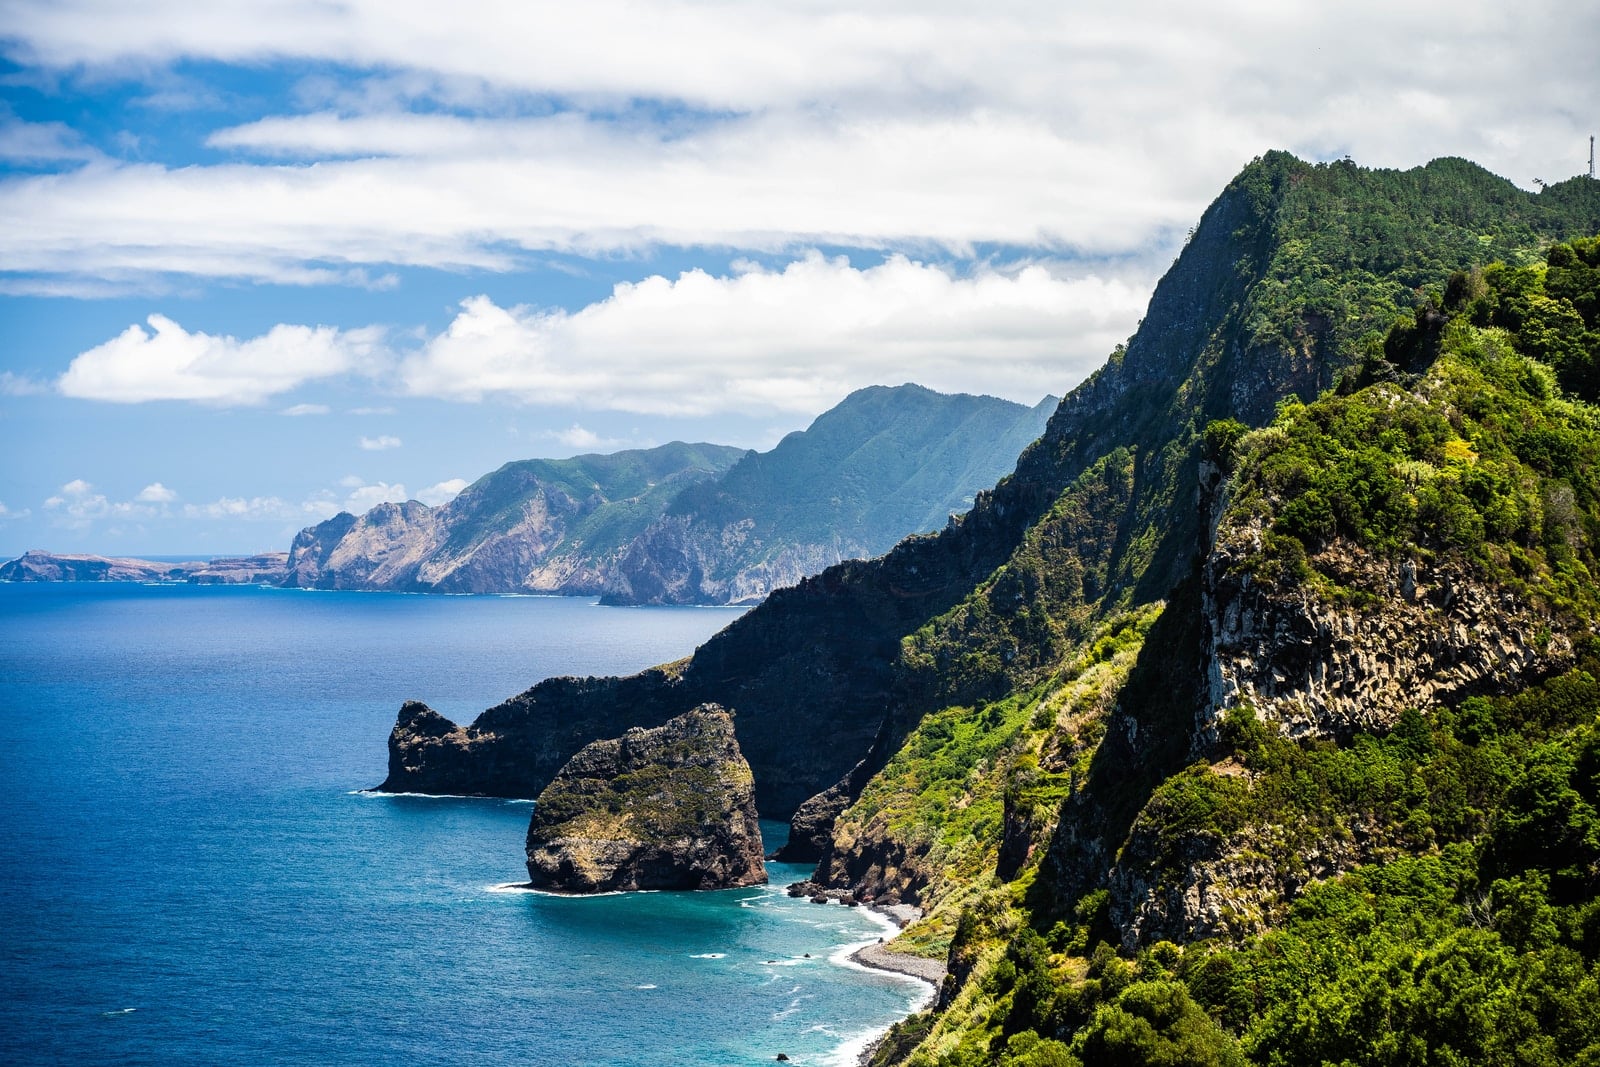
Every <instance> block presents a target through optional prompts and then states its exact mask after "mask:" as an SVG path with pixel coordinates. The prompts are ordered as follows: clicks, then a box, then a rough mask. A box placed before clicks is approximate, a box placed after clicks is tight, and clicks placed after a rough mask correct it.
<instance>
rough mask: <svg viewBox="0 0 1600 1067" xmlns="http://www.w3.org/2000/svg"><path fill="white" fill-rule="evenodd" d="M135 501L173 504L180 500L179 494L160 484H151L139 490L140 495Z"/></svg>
mask: <svg viewBox="0 0 1600 1067" xmlns="http://www.w3.org/2000/svg"><path fill="white" fill-rule="evenodd" d="M134 499H135V500H140V501H143V502H144V503H146V504H171V503H173V502H174V501H176V500H177V499H178V494H177V493H175V492H173V491H172V490H171V489H168V488H167V487H166V486H164V485H162V484H161V483H160V482H151V483H150V484H149V485H147V486H145V487H144V488H143V489H141V490H139V495H138V496H136V497H135V498H134Z"/></svg>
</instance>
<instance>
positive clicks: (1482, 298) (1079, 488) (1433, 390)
mask: <svg viewBox="0 0 1600 1067" xmlns="http://www.w3.org/2000/svg"><path fill="white" fill-rule="evenodd" d="M1597 231H1600V184H1597V183H1594V182H1590V181H1587V180H1584V179H1574V180H1572V181H1569V182H1564V183H1561V184H1559V185H1554V186H1550V187H1549V188H1548V189H1546V190H1544V191H1543V192H1541V193H1539V194H1530V193H1525V192H1523V191H1521V190H1518V189H1516V187H1514V186H1513V185H1511V184H1510V183H1509V182H1505V181H1504V180H1502V179H1499V178H1496V177H1494V176H1492V175H1489V174H1487V172H1484V171H1482V170H1481V169H1480V168H1477V167H1474V166H1473V165H1471V164H1469V163H1466V162H1464V161H1460V160H1439V161H1435V162H1434V163H1431V164H1429V165H1428V166H1427V167H1422V168H1417V169H1416V170H1412V171H1405V172H1398V171H1372V170H1366V169H1363V168H1359V167H1357V166H1355V165H1354V164H1351V163H1348V162H1343V163H1334V164H1325V165H1311V164H1307V163H1304V162H1301V161H1299V160H1296V159H1294V158H1293V157H1290V156H1287V155H1285V154H1282V153H1272V154H1269V155H1267V156H1265V157H1263V158H1262V159H1260V160H1258V161H1256V162H1254V163H1252V164H1251V165H1250V166H1249V167H1247V168H1245V170H1244V171H1243V172H1242V173H1241V174H1240V175H1239V177H1238V178H1236V179H1235V180H1234V181H1233V182H1232V183H1230V184H1229V186H1228V187H1227V189H1225V190H1224V191H1223V193H1222V194H1221V196H1219V198H1218V200H1217V201H1216V202H1215V203H1214V204H1213V205H1212V206H1211V207H1210V208H1209V209H1208V210H1207V212H1206V213H1205V215H1204V217H1203V218H1202V220H1201V222H1200V224H1199V226H1198V227H1197V228H1196V230H1195V231H1194V233H1193V235H1192V238H1191V240H1190V241H1189V243H1188V245H1187V246H1186V247H1185V249H1184V251H1183V252H1182V254H1181V255H1180V256H1179V258H1178V260H1177V262H1176V263H1175V264H1174V265H1173V267H1172V269H1171V270H1170V271H1169V272H1168V273H1167V275H1166V276H1165V277H1164V278H1163V279H1162V281H1161V283H1160V284H1159V285H1158V286H1157V289H1156V291H1155V294H1154V295H1153V297H1152V299H1151V303H1150V308H1149V311H1148V313H1147V314H1146V316H1145V319H1144V321H1143V323H1142V324H1141V327H1140V329H1139V331H1138V333H1136V334H1135V336H1134V337H1133V338H1132V339H1130V341H1129V343H1128V344H1127V345H1126V346H1125V347H1119V349H1118V350H1117V351H1116V352H1114V353H1113V354H1112V356H1111V358H1110V359H1109V360H1108V362H1107V364H1106V365H1105V366H1104V367H1103V368H1101V370H1100V371H1098V372H1097V373H1096V374H1095V375H1093V376H1092V377H1091V378H1090V379H1088V380H1087V381H1085V382H1084V383H1083V384H1082V385H1080V386H1079V387H1078V388H1077V389H1075V390H1073V391H1072V393H1070V394H1069V395H1068V396H1067V398H1066V399H1065V400H1063V401H1062V403H1061V405H1060V407H1059V408H1058V409H1057V411H1056V413H1055V414H1054V415H1053V416H1052V418H1051V420H1050V423H1049V426H1048V428H1047V429H1046V432H1045V434H1044V436H1043V437H1042V438H1041V439H1040V440H1039V441H1038V442H1037V443H1035V444H1034V445H1033V446H1031V447H1030V448H1029V449H1027V450H1026V451H1025V452H1024V453H1023V455H1022V456H1021V458H1020V459H1019V461H1018V463H1017V467H1016V470H1015V471H1014V473H1013V474H1012V475H1010V476H1009V477H1008V478H1006V479H1003V480H1002V481H1001V482H1000V483H999V484H998V485H996V487H995V488H994V490H992V491H989V492H983V493H980V494H978V496H977V498H976V499H975V502H974V506H973V508H972V509H971V510H970V511H969V512H968V513H967V514H966V515H964V516H961V517H959V518H958V519H956V520H954V521H952V522H951V523H950V524H949V525H948V526H946V527H945V528H944V529H943V530H941V531H940V532H939V533H938V534H936V535H930V536H925V537H918V538H912V539H909V540H907V541H905V542H902V543H901V544H900V545H898V546H896V547H895V548H894V549H893V550H892V551H890V552H889V553H888V554H887V555H885V556H883V557H882V558H880V559H876V560H871V561H857V562H847V563H845V564H842V565H840V566H837V567H833V568H830V569H829V570H827V571H825V572H823V573H822V574H821V575H818V576H816V577H815V578H811V579H808V580H806V581H804V582H801V583H800V584H799V585H797V586H796V587H794V588H792V589H786V590H781V591H779V592H777V593H774V594H773V595H772V596H771V597H769V598H768V600H767V601H766V602H765V603H764V604H763V605H761V606H760V607H758V608H756V609H754V610H752V611H751V612H749V613H747V614H746V615H745V616H743V617H742V618H741V619H740V620H738V622H736V623H735V624H733V625H732V626H730V627H729V628H728V629H726V630H725V631H723V632H722V633H721V634H719V635H718V636H717V637H715V638H713V639H712V640H711V641H710V642H708V643H707V644H706V645H704V646H702V647H701V649H699V650H698V651H697V652H696V654H695V655H694V656H693V657H692V658H690V659H689V660H687V661H685V662H683V663H679V664H673V665H670V666H668V667H664V668H660V669H657V670H655V671H651V672H646V673H645V674H642V675H638V676H635V677H632V678H627V679H586V680H575V679H565V680H563V679H556V680H552V681H550V682H546V683H542V684H541V685H539V686H536V687H534V688H533V689H531V690H529V691H528V692H526V693H523V694H520V695H519V696H517V697H514V698H512V699H511V700H509V701H507V702H506V703H504V704H502V705H500V706H498V707H496V708H492V709H490V710H489V711H487V712H485V713H484V714H483V715H482V716H480V717H479V719H478V720H476V721H475V722H474V723H472V724H469V725H467V726H464V727H460V726H455V725H454V724H450V723H448V722H446V721H445V720H443V719H442V718H440V717H438V716H437V715H434V714H433V713H431V712H428V711H427V710H426V709H423V708H421V706H420V705H408V707H407V709H404V710H403V711H402V713H401V717H400V720H399V722H398V723H397V726H396V728H395V731H394V733H393V734H392V735H391V739H390V768H389V769H390V774H389V778H388V780H387V781H386V783H385V788H391V789H420V790H422V791H439V792H484V793H490V794H495V795H530V794H531V792H536V791H537V788H536V787H537V785H538V784H539V783H540V781H541V780H547V779H548V776H549V774H550V773H553V767H552V766H551V764H552V763H553V764H554V765H555V766H559V762H557V761H558V758H564V757H562V756H561V753H562V752H563V751H565V752H567V753H568V754H570V751H571V749H570V746H571V745H573V744H576V743H579V742H580V741H581V739H582V738H583V736H584V735H585V734H591V735H592V736H607V733H606V731H607V730H609V731H611V732H612V733H615V732H618V729H619V728H625V726H627V725H650V724H653V723H657V722H660V721H664V720H665V718H666V717H669V716H670V715H671V714H674V713H676V712H677V711H681V710H683V709H684V708H686V707H690V706H693V705H694V704H696V703H699V702H704V701H707V700H715V701H717V702H719V703H721V704H723V705H725V706H727V707H729V708H732V709H735V710H736V711H737V712H738V719H737V720H736V721H737V724H738V730H739V734H740V744H741V747H742V748H743V750H744V751H745V754H746V756H747V758H748V759H749V762H750V764H751V767H752V770H753V772H754V774H755V778H756V791H757V803H758V805H760V807H761V810H762V811H763V813H764V814H765V815H767V816H768V817H771V816H772V815H776V814H788V813H790V812H792V813H793V821H792V824H791V825H792V831H791V839H790V848H791V849H793V850H795V851H794V855H804V854H808V853H809V854H811V855H818V856H820V860H819V865H818V868H817V873H816V875H815V878H816V880H817V881H818V882H819V883H820V884H822V885H825V886H828V887H831V888H832V889H834V890H835V891H837V892H841V893H847V894H849V895H851V896H852V897H853V898H857V899H866V900H890V899H897V900H908V901H914V902H917V903H919V904H920V905H921V906H922V907H923V908H924V909H925V912H926V915H925V917H924V918H923V919H922V920H921V921H920V922H918V923H917V924H915V925H913V926H912V927H911V928H909V929H908V930H907V931H906V933H905V934H904V935H902V938H901V939H900V945H901V947H909V948H911V949H912V950H914V951H921V952H924V953H926V954H929V955H937V956H944V957H946V958H947V960H948V964H949V974H950V977H949V978H948V979H947V982H946V985H945V987H944V988H943V990H942V991H941V995H940V1000H939V1004H938V1006H937V1010H936V1011H935V1012H934V1013H931V1014H926V1015H923V1016H919V1017H917V1018H914V1019H912V1020H908V1022H907V1023H906V1024H904V1025H902V1026H901V1027H899V1028H897V1030H896V1032H895V1033H893V1034H892V1035H891V1036H890V1039H889V1040H888V1041H886V1043H885V1044H884V1046H883V1047H882V1048H881V1049H880V1050H879V1052H878V1059H877V1061H878V1062H880V1063H889V1062H900V1061H907V1062H912V1063H917V1064H935V1063H948V1064H966V1063H1002V1064H1074V1063H1093V1064H1099V1063H1173V1064H1178V1063H1197V1064H1198V1063H1243V1062H1257V1063H1284V1064H1288V1063H1300V1062H1310V1063H1317V1062H1330V1063H1345V1062H1349V1063H1464V1062H1495V1063H1499V1062H1505V1063H1514V1062H1529V1063H1532V1062H1551V1063H1560V1062H1600V1046H1595V1045H1594V1044H1593V1042H1594V1041H1595V1040H1596V1039H1597V1035H1600V1027H1596V1026H1592V1025H1591V1021H1592V1016H1591V1015H1590V1014H1585V1013H1584V1011H1581V1010H1578V1009H1577V1008H1574V1007H1573V1005H1574V1003H1575V998H1576V997H1577V996H1578V995H1579V994H1577V993H1574V992H1572V991H1573V990H1580V991H1581V990H1588V989H1592V988H1594V986H1595V982H1596V972H1595V969H1594V968H1595V960H1596V950H1597V948H1600V944H1597V940H1600V939H1596V938H1595V937H1594V936H1593V934H1592V932H1591V931H1592V929H1593V928H1594V925H1595V924H1594V916H1595V915H1596V914H1600V908H1596V907H1595V906H1594V905H1593V897H1594V894H1595V891H1596V876H1597V870H1600V868H1596V866H1595V861H1594V860H1593V858H1592V857H1593V855H1594V847H1593V844H1592V842H1593V840H1597V839H1600V830H1597V829H1596V826H1595V822H1594V820H1593V819H1592V818H1591V817H1590V813H1592V811H1593V810H1594V808H1595V807H1596V805H1597V804H1600V797H1597V791H1600V780H1597V779H1596V778H1595V776H1594V771H1593V767H1594V766H1595V764H1594V763H1593V759H1592V753H1591V747H1592V736H1593V731H1594V728H1595V726H1594V724H1595V718H1596V714H1597V712H1600V708H1597V706H1596V702H1595V691H1594V688H1593V677H1594V674H1595V671H1596V669H1597V668H1596V665H1595V650H1594V641H1593V635H1594V628H1595V623H1596V614H1595V606H1594V588H1595V583H1594V580H1593V576H1594V573H1595V558H1594V553H1595V546H1596V544H1600V540H1597V538H1600V525H1597V524H1596V511H1595V507H1596V504H1595V497H1594V489H1593V486H1592V479H1593V472H1594V471H1595V470H1596V469H1597V466H1600V464H1597V463H1596V459H1597V456H1596V453H1595V451H1594V448H1595V417H1594V414H1593V412H1594V408H1593V406H1592V403H1593V399H1594V397H1593V393H1592V391H1588V392H1586V391H1585V390H1586V389H1588V386H1586V385H1585V384H1584V383H1585V382H1586V381H1589V380H1590V379H1589V378H1588V376H1589V375H1590V374H1592V372H1593V368H1594V366H1595V355H1596V352H1597V351H1600V346H1596V345H1595V343H1594V337H1593V334H1594V322H1593V318H1592V314H1590V312H1589V311H1588V310H1586V309H1592V306H1593V305H1592V303H1589V301H1591V300H1592V298H1591V296H1590V295H1589V294H1590V293H1591V291H1592V290H1593V289H1594V286H1593V285H1592V283H1591V282H1590V281H1588V280H1586V279H1589V278H1590V275H1589V274H1588V273H1586V272H1587V271H1589V270H1591V269H1592V267H1593V265H1594V264H1593V262H1592V258H1591V257H1592V251H1591V250H1592V249H1593V248H1594V246H1593V245H1592V244H1590V243H1587V242H1584V241H1576V242H1573V243H1571V244H1566V245H1562V244H1552V242H1558V241H1570V240H1572V239H1573V238H1581V237H1585V236H1586V235H1589V234H1593V233H1595V232H1597ZM1497 262H1498V263H1501V264H1504V265H1503V266H1494V264H1495V263H1497ZM1586 314H1588V315H1590V317H1588V318H1586V317H1585V316H1586ZM1296 546H1298V547H1296ZM1486 744H1487V745H1490V746H1491V747H1490V748H1488V749H1485V748H1484V746H1485V745H1486ZM1541 842H1542V843H1541ZM1586 850H1587V851H1586ZM1569 856H1570V857H1572V858H1565V857H1569ZM1384 894H1393V895H1395V898H1396V900H1397V901H1404V902H1405V903H1403V904H1397V905H1396V906H1394V907H1390V906H1389V905H1388V904H1386V903H1385V901H1384V899H1383V895H1384ZM1530 946H1531V950H1532V953H1533V954H1532V955H1531V956H1530V955H1529V951H1530ZM1346 960H1354V961H1355V966H1354V967H1353V969H1352V970H1351V972H1350V973H1349V974H1348V975H1346V974H1344V973H1343V972H1342V971H1341V967H1342V965H1343V963H1344V961H1346ZM1479 964H1481V965H1482V970H1481V971H1480V970H1478V969H1477V968H1478V965H1479ZM1469 972H1470V973H1474V974H1478V973H1481V974H1484V975H1487V976H1488V977H1487V978H1486V979H1485V981H1486V982H1487V983H1488V984H1486V985H1483V986H1481V988H1480V989H1478V990H1477V991H1476V992H1475V991H1474V989H1475V987H1473V986H1471V984H1470V982H1469V980H1468V977H1469ZM1588 1003H1590V1004H1592V1003H1594V1001H1593V1000H1592V999H1591V1000H1590V1001H1588ZM1452 1012H1454V1013H1456V1014H1454V1015H1452V1014H1451V1013H1452Z"/></svg>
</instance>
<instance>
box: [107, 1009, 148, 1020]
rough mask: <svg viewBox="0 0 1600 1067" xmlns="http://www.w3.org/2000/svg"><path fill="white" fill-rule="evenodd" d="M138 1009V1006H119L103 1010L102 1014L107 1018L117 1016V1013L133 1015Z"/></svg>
mask: <svg viewBox="0 0 1600 1067" xmlns="http://www.w3.org/2000/svg"><path fill="white" fill-rule="evenodd" d="M138 1010H139V1009H138V1008H118V1009H116V1010H115V1011H103V1012H101V1013H100V1014H101V1015H103V1016H105V1017H106V1018H107V1019H109V1018H111V1017H112V1016H115V1015H132V1014H133V1013H134V1012H136V1011H138Z"/></svg>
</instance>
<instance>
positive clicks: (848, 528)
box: [0, 385, 1057, 604]
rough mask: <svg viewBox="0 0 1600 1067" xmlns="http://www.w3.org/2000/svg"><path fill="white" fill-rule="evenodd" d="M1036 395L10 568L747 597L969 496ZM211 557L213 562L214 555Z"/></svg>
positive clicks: (532, 465) (585, 465) (81, 575)
mask: <svg viewBox="0 0 1600 1067" xmlns="http://www.w3.org/2000/svg"><path fill="white" fill-rule="evenodd" d="M1056 403H1057V400H1056V398H1055V397H1046V398H1044V399H1043V400H1042V401H1040V402H1039V403H1038V404H1037V405H1035V406H1033V407H1032V408H1028V407H1024V406H1023V405H1021V404H1015V403H1012V402H1010V401H1007V400H1000V399H997V398H995V397H989V396H969V395H965V394H958V395H946V394H943V393H937V392H934V391H933V390H931V389H925V388H923V387H921V386H918V385H901V386H896V387H892V388H891V387H884V386H873V387H871V388H867V389H862V390H859V391H857V392H855V393H852V394H850V396H848V397H846V398H845V399H844V400H843V401H841V402H840V403H839V405H838V406H837V407H834V408H832V409H831V410H829V411H827V412H825V413H823V414H822V415H821V416H819V417H818V418H817V419H816V421H815V422H813V423H812V424H811V426H810V427H809V428H807V429H805V430H800V431H796V432H794V433H791V434H789V435H788V436H787V437H785V438H784V439H783V440H782V441H781V442H779V443H778V445H777V447H776V448H774V449H772V450H771V451H770V452H752V451H747V450H745V449H740V448H732V447H728V446H724V445H711V444H684V443H682V442H673V443H672V444H667V445H662V446H660V447H658V448H651V449H634V450H629V451H624V452H616V453H613V454H610V455H584V456H575V457H573V458H571V459H528V460H518V461H516V462H513V463H507V464H506V465H505V466H503V467H501V468H500V469H499V470H497V471H494V472H493V473H491V474H487V475H485V476H484V477H482V478H480V479H478V480H477V481H476V482H474V483H473V484H471V485H470V486H468V487H467V488H466V489H464V490H462V491H461V493H460V494H458V495H457V496H456V497H455V499H453V500H451V501H449V502H448V503H445V504H442V505H439V506H437V507H430V506H428V505H426V504H422V503H419V502H418V501H415V500H408V501H406V502H405V503H398V504H397V503H384V504H379V505H378V506H377V507H375V508H373V509H372V510H370V511H368V512H367V513H366V514H364V515H359V516H357V515H353V514H350V513H349V512H341V513H340V514H338V515H335V516H334V517H333V518H331V519H328V520H327V521H325V522H322V523H318V524H317V525H315V526H310V527H307V528H306V529H304V530H302V531H300V533H299V535H297V536H296V537H295V539H294V543H293V545H292V546H291V547H290V550H289V553H288V556H287V558H286V559H285V558H284V557H282V556H277V557H276V558H275V559H272V560H263V561H262V563H261V565H260V566H259V567H256V568H254V569H252V570H251V571H250V572H249V577H248V578H245V579H241V578H240V577H237V575H242V574H243V573H244V572H243V571H241V570H240V569H239V568H233V569H232V570H230V571H229V574H230V576H231V577H230V578H229V579H222V578H221V577H220V574H213V573H211V572H205V573H201V571H199V570H197V569H196V566H197V565H182V566H178V565H171V564H162V563H155V562H150V561H144V560H114V561H113V560H105V559H102V558H101V557H76V556H53V555H51V554H49V553H40V552H31V553H28V554H27V555H26V556H24V557H21V558H20V559H18V560H14V561H12V562H11V563H8V564H5V565H4V566H3V567H0V580H15V581H119V580H120V581H218V580H234V581H237V580H251V581H257V582H264V583H269V584H280V585H285V586H289V587H295V588H307V589H370V590H393V591H403V592H428V593H546V594H561V595H573V596H597V595H598V596H602V597H603V598H604V600H605V601H606V602H607V603H612V604H727V603H753V602H756V601H759V600H761V599H763V598H764V597H765V596H766V595H767V594H768V593H770V592H771V591H772V590H773V589H776V588H779V587H781V586H785V585H792V584H793V583H795V582H797V581H799V580H800V579H802V578H804V577H807V576H809V575H812V574H816V573H819V572H821V571H822V570H823V569H825V568H826V567H828V566H831V565H832V564H835V563H838V562H840V561H841V560H845V559H858V558H868V557H871V556H876V555H879V554H881V553H883V552H885V551H887V550H888V549H889V548H890V547H892V546H893V545H894V544H895V543H896V542H898V541H899V540H901V539H902V538H904V537H906V536H908V535H911V534H917V533H925V532H929V531H932V530H937V529H939V528H941V527H942V526H944V525H945V523H946V522H947V521H948V520H949V517H950V515H951V514H952V513H959V512H963V511H965V510H967V509H968V508H970V507H971V506H972V503H973V497H974V495H975V494H976V493H977V492H978V491H979V490H981V489H984V488H986V487H987V486H990V485H993V484H994V482H995V481H996V480H997V479H999V478H1000V477H1002V476H1003V475H1005V474H1006V473H1007V472H1009V471H1010V470H1011V468H1012V467H1013V466H1014V465H1015V463H1016V459H1017V456H1018V455H1019V454H1020V453H1021V452H1022V450H1023V449H1024V448H1025V447H1026V446H1027V445H1028V444H1029V443H1030V442H1032V441H1033V440H1034V439H1035V438H1037V437H1038V436H1039V434H1040V433H1041V432H1043V430H1044V426H1045V423H1046V421H1047V420H1048V419H1049V416H1050V413H1051V412H1052V411H1053V410H1054V409H1055V406H1056ZM213 570H215V568H213Z"/></svg>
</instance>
